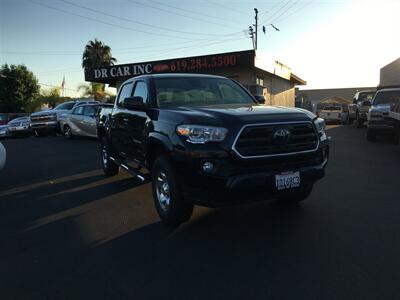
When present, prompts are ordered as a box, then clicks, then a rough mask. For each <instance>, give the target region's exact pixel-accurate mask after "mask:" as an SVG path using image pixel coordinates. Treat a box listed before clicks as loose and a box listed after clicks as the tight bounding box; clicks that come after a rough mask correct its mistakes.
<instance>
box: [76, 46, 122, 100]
mask: <svg viewBox="0 0 400 300" xmlns="http://www.w3.org/2000/svg"><path fill="white" fill-rule="evenodd" d="M116 62H117V59H115V58H114V57H112V54H111V48H110V46H107V45H106V44H104V43H103V42H102V41H99V40H98V39H94V41H89V42H88V43H87V44H86V46H85V50H84V51H83V55H82V68H101V67H109V66H112V65H114V63H116ZM93 87H96V89H101V91H102V92H103V93H104V91H105V85H104V84H103V83H99V84H96V85H93V84H92V87H91V89H92V92H93ZM89 90H90V88H89ZM86 91H88V90H86ZM88 95H89V94H88ZM94 95H96V93H94ZM103 96H104V95H103ZM95 98H96V96H95Z"/></svg>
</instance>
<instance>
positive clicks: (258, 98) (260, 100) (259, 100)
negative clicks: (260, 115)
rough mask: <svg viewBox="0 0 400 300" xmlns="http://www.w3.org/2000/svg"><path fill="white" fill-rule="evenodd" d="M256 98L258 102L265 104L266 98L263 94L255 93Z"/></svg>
mask: <svg viewBox="0 0 400 300" xmlns="http://www.w3.org/2000/svg"><path fill="white" fill-rule="evenodd" d="M254 99H256V101H257V103H260V104H264V103H265V98H264V96H262V95H254Z"/></svg>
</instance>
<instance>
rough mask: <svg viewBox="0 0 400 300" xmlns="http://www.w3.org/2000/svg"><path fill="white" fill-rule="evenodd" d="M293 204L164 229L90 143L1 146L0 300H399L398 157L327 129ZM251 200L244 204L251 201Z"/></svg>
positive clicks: (197, 216) (204, 213) (222, 213)
mask: <svg viewBox="0 0 400 300" xmlns="http://www.w3.org/2000/svg"><path fill="white" fill-rule="evenodd" d="M328 132H329V135H330V136H332V142H331V160H330V163H329V165H328V167H327V175H326V177H325V178H324V179H323V180H322V181H320V182H319V183H318V184H317V185H316V186H315V188H314V191H313V193H312V195H311V196H310V197H309V199H307V200H306V201H305V202H304V203H302V204H301V205H289V204H283V203H279V202H277V201H267V202H261V203H254V204H250V205H241V206H235V207H229V208H223V209H208V208H201V207H196V208H195V211H194V215H193V217H192V219H191V220H190V221H189V222H188V223H186V224H184V225H183V226H181V227H179V228H178V229H176V230H173V229H170V228H167V227H165V226H164V225H163V224H162V223H161V222H160V221H159V218H158V216H157V214H156V211H155V209H154V206H153V201H152V197H151V191H150V188H149V186H148V185H142V186H139V184H138V182H137V181H135V179H133V178H132V177H130V176H129V175H128V174H127V173H125V172H123V171H121V173H120V175H118V176H116V177H113V178H105V177H104V176H103V174H102V172H101V170H100V165H99V160H98V151H97V142H96V141H95V140H90V139H79V140H71V141H68V140H65V139H63V138H62V137H53V138H51V137H49V138H27V139H11V140H6V141H3V144H4V145H5V147H6V149H7V154H8V160H7V165H6V167H5V169H3V170H2V171H1V172H0V224H1V226H0V234H1V240H0V243H1V245H0V266H1V268H0V277H1V278H0V298H1V299H31V298H35V299H66V298H68V299H81V298H85V299H398V297H399V296H398V295H399V291H400V290H399V281H400V271H399V270H400V256H399V253H400V222H399V220H400V219H399V216H400V181H399V178H400V171H399V170H400V147H398V146H397V147H396V146H393V145H390V144H389V143H374V144H371V143H368V142H367V141H366V139H365V129H357V128H355V127H353V126H331V128H330V129H329V130H328ZM249 196H251V195H249Z"/></svg>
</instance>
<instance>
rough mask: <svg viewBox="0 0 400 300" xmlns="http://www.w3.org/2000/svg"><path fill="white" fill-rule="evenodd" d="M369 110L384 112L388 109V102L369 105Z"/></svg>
mask: <svg viewBox="0 0 400 300" xmlns="http://www.w3.org/2000/svg"><path fill="white" fill-rule="evenodd" d="M371 111H378V112H382V113H386V112H389V111H390V104H380V105H373V106H371Z"/></svg>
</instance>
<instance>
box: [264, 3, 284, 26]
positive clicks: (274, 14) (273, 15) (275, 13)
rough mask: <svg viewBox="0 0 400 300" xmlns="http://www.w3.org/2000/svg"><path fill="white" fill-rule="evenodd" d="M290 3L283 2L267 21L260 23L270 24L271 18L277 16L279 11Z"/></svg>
mask: <svg viewBox="0 0 400 300" xmlns="http://www.w3.org/2000/svg"><path fill="white" fill-rule="evenodd" d="M282 3H283V1H281V2H280V4H282ZM289 3H290V1H287V2H285V3H284V4H283V5H282V6H281V7H280V8H278V9H277V10H276V11H275V12H274V13H273V14H272V15H270V16H269V17H268V18H267V19H265V20H264V21H263V22H260V23H261V24H264V25H265V24H266V23H272V22H271V21H268V20H271V19H272V18H274V17H275V16H276V15H277V14H279V12H280V11H281V10H283V9H284V8H285V7H286V6H287V5H288V4H289Z"/></svg>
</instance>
